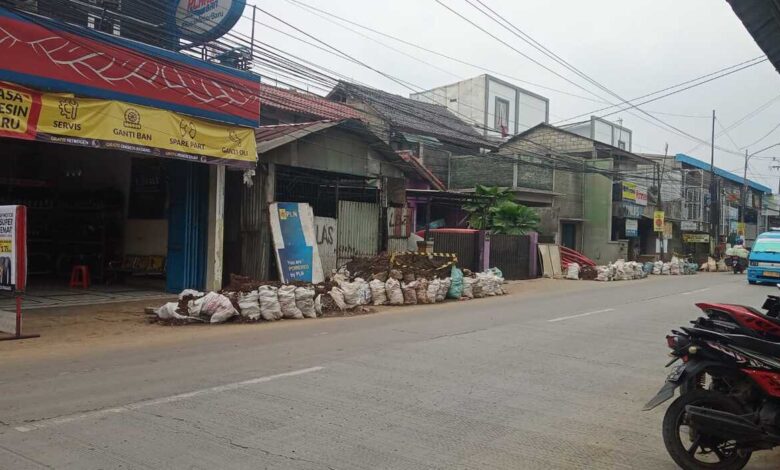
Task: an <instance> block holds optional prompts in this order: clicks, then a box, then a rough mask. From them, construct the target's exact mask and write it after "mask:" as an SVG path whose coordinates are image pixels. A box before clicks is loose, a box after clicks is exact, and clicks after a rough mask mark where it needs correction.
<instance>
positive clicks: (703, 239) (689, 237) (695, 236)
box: [683, 233, 710, 243]
mask: <svg viewBox="0 0 780 470" xmlns="http://www.w3.org/2000/svg"><path fill="white" fill-rule="evenodd" d="M683 242H685V243H709V242H710V235H709V234H707V233H683Z"/></svg>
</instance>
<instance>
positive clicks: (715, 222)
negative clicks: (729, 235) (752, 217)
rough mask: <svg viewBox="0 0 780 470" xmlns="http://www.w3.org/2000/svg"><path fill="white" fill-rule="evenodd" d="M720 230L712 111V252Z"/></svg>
mask: <svg viewBox="0 0 780 470" xmlns="http://www.w3.org/2000/svg"><path fill="white" fill-rule="evenodd" d="M719 229H720V198H719V197H718V182H717V180H716V179H715V110H714V109H713V110H712V146H711V147H710V236H711V237H712V241H711V243H712V251H713V254H714V251H715V247H717V246H718V243H719V241H720V240H719V238H720V237H719V233H718V232H719Z"/></svg>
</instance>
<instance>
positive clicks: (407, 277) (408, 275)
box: [403, 271, 416, 284]
mask: <svg viewBox="0 0 780 470" xmlns="http://www.w3.org/2000/svg"><path fill="white" fill-rule="evenodd" d="M415 279H416V278H415V276H414V273H413V272H411V271H409V272H405V273H404V279H403V282H405V283H406V284H409V283H410V282H414V281H415Z"/></svg>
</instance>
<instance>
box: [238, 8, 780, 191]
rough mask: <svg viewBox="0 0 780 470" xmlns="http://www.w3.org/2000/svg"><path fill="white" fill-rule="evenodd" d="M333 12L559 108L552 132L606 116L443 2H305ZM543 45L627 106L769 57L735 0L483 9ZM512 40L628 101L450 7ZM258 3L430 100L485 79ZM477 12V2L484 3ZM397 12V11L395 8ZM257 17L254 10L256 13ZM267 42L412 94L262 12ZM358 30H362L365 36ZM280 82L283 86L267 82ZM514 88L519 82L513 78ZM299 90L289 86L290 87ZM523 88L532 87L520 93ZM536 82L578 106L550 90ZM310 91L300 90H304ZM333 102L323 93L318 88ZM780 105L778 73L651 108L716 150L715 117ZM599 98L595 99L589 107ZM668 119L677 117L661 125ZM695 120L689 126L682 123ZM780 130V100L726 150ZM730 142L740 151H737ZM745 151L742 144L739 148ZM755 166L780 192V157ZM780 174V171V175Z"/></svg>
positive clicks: (725, 121)
mask: <svg viewBox="0 0 780 470" xmlns="http://www.w3.org/2000/svg"><path fill="white" fill-rule="evenodd" d="M300 1H302V2H304V3H308V4H310V5H313V6H315V7H317V8H320V9H322V10H326V11H328V12H331V13H333V14H336V15H339V16H341V17H344V18H346V19H349V20H352V21H355V22H358V23H360V24H363V25H365V26H369V27H371V28H374V29H377V30H379V31H382V32H385V33H387V34H391V35H393V36H397V37H402V38H404V39H406V40H407V41H410V42H413V43H415V44H418V45H420V46H423V47H426V48H429V49H433V50H436V51H439V52H443V53H446V54H448V55H450V56H453V57H456V58H458V59H461V60H463V61H465V62H470V63H473V64H476V65H479V66H482V67H485V68H488V69H492V70H495V71H498V72H501V73H502V74H504V75H505V76H504V77H501V78H504V79H507V80H508V81H510V82H514V83H515V84H517V85H518V86H521V87H523V88H526V89H528V90H531V91H534V92H536V93H538V94H541V95H543V96H546V97H548V98H549V99H550V121H551V122H556V121H559V120H562V119H566V118H570V117H572V116H575V115H577V114H581V113H588V112H591V111H595V110H596V109H598V108H601V107H603V106H604V105H603V104H599V103H596V102H593V101H591V100H598V99H599V98H596V97H594V96H593V95H591V94H588V93H587V92H585V91H583V90H582V89H579V88H577V87H576V86H575V85H572V84H571V83H568V82H567V81H565V80H563V79H561V78H560V77H557V76H555V75H554V74H552V73H550V72H548V71H546V70H544V69H543V68H541V67H540V66H538V65H536V64H534V63H533V62H531V61H529V60H528V59H526V58H524V57H522V56H521V55H520V54H518V53H517V52H515V51H513V50H512V49H510V48H509V47H507V46H505V45H502V44H501V43H499V42H498V41H496V40H495V39H493V38H491V37H490V36H488V35H486V34H485V33H483V32H482V31H479V30H478V29H476V28H475V27H474V26H472V25H470V24H468V23H466V22H465V21H464V20H462V19H460V18H458V17H457V16H455V15H454V14H453V13H451V12H450V11H448V10H446V9H445V8H444V7H442V6H441V5H439V4H438V3H436V1H435V0H396V1H393V2H384V1H382V2H380V1H375V0H300ZM482 1H483V2H484V3H485V4H487V5H488V6H490V7H491V8H492V9H494V10H496V11H497V12H499V13H500V14H502V15H503V16H504V17H505V18H507V19H508V20H509V21H511V22H512V23H513V24H515V25H516V26H517V27H519V28H520V29H522V30H523V31H525V32H526V33H527V34H529V35H530V36H531V37H533V38H534V39H535V40H537V41H538V42H540V43H541V44H543V45H544V46H546V47H547V48H548V49H550V50H552V51H553V52H555V53H556V54H557V55H558V56H560V57H562V58H564V59H566V60H567V61H568V62H570V63H571V64H572V65H574V66H575V67H577V68H578V69H580V70H582V71H583V72H585V73H586V74H588V75H589V76H591V77H592V78H594V79H595V80H597V81H598V82H600V83H601V84H602V85H604V86H606V87H607V88H609V89H610V90H612V91H613V92H615V93H617V94H618V95H620V96H622V97H624V98H627V99H632V98H635V97H638V96H641V95H644V94H646V93H649V92H653V91H656V90H659V89H662V88H665V87H667V86H670V85H674V84H676V83H679V82H682V81H686V80H689V79H692V78H695V77H698V76H701V75H705V74H708V73H711V72H714V71H716V70H718V69H721V68H723V67H727V66H730V65H734V64H737V63H739V62H743V61H746V60H748V59H751V58H753V57H756V56H759V55H761V54H762V51H761V50H760V49H759V48H758V46H757V45H756V44H755V42H754V41H753V39H752V37H751V36H750V35H749V34H748V32H747V30H745V28H744V26H743V25H742V23H741V22H740V21H739V19H738V18H737V16H736V15H735V14H734V12H733V11H732V10H731V7H730V6H729V5H728V3H726V1H725V0H685V1H679V0H677V1H675V0H631V1H628V2H627V1H625V0H594V1H590V2H585V1H582V0H545V1H522V0H521V1H517V0H482ZM442 2H443V3H446V4H447V5H449V6H450V7H451V8H453V9H455V10H458V11H460V12H462V13H463V14H464V16H467V17H468V18H470V19H471V20H472V21H475V22H477V23H479V24H480V25H482V26H483V27H485V28H486V29H488V30H489V31H491V32H493V34H495V35H497V36H499V37H501V38H502V39H503V40H504V41H506V42H508V43H509V44H511V45H512V46H513V47H515V48H516V49H518V50H520V51H522V52H523V53H525V54H527V55H529V56H531V57H533V58H535V59H536V60H538V61H539V62H541V63H543V64H545V65H547V66H548V67H551V68H553V69H555V70H557V71H558V72H559V73H561V74H562V75H564V76H565V77H567V78H568V79H570V80H571V81H574V82H575V83H578V84H580V85H582V86H584V87H586V88H587V89H589V90H591V91H593V92H595V93H597V94H599V95H600V96H602V97H604V98H609V99H610V100H611V101H612V102H613V103H614V102H617V100H616V99H615V98H613V97H610V96H609V95H607V94H606V93H605V92H603V91H600V90H598V89H596V88H595V87H593V86H592V85H588V84H587V83H586V82H585V81H584V80H583V79H581V78H579V77H577V76H575V75H574V74H573V73H571V72H568V71H566V70H564V69H563V67H561V66H558V65H556V64H554V63H553V62H552V60H551V59H549V58H547V57H544V56H542V55H541V54H540V53H538V52H537V51H535V50H534V49H533V48H532V47H531V46H529V45H528V44H526V43H524V42H522V41H521V40H519V39H518V38H517V37H515V36H513V35H512V34H511V33H509V32H508V31H506V30H504V29H502V28H500V27H499V26H498V25H496V24H495V23H493V22H491V21H490V20H489V19H488V18H486V17H485V16H482V15H481V14H480V13H479V12H477V10H475V9H473V8H472V7H471V6H469V5H468V4H467V3H466V2H465V0H442ZM248 3H250V4H252V3H254V4H256V5H257V6H258V7H260V8H262V9H264V10H266V11H268V12H269V13H271V14H273V15H275V16H278V17H279V18H281V19H283V20H285V21H287V22H289V23H291V24H292V25H294V26H296V27H299V28H300V29H302V30H304V31H306V32H308V33H309V34H311V35H312V36H315V37H316V38H318V39H320V40H322V41H325V42H327V43H328V44H331V45H333V46H335V47H337V48H339V49H340V50H342V51H344V52H345V53H347V54H349V55H352V56H354V57H355V58H357V59H358V60H360V61H362V62H364V63H365V64H367V65H369V66H371V67H372V68H374V69H376V70H379V71H381V72H383V73H385V74H387V75H390V76H393V77H397V78H399V79H402V80H403V81H406V82H409V83H410V84H412V85H411V86H412V87H413V88H419V89H429V88H433V87H436V86H439V85H444V84H448V83H452V82H456V81H458V80H460V79H463V78H469V77H473V76H476V75H479V74H481V73H484V70H480V69H478V68H474V67H471V66H467V65H463V64H459V63H455V62H452V61H450V60H447V59H445V58H442V57H437V56H435V55H431V54H428V53H426V52H423V51H420V50H418V49H415V48H413V47H411V46H407V45H403V44H400V43H397V42H395V41H393V40H391V39H387V38H383V37H381V36H377V35H375V34H373V33H370V32H366V31H361V33H363V34H366V35H368V36H369V37H371V38H374V39H376V40H377V41H380V42H382V43H385V44H387V45H389V46H392V47H393V48H395V49H398V50H400V51H402V52H403V53H405V54H408V55H411V56H413V57H416V58H417V59H418V60H415V59H413V58H410V57H408V56H407V55H404V54H402V53H399V52H396V51H393V50H391V49H389V48H387V47H385V46H383V45H381V44H379V43H377V42H375V41H371V40H369V39H367V38H365V37H362V36H360V35H358V34H355V33H354V32H351V31H349V30H347V29H344V28H342V27H339V26H337V25H336V24H334V23H331V22H328V21H326V20H325V19H323V18H321V17H318V16H315V15H314V14H312V13H310V12H308V11H306V10H304V9H302V8H301V7H299V6H296V5H294V4H293V3H291V2H290V1H289V0H273V1H271V0H249V1H248ZM475 3H476V2H475ZM390 6H392V8H390ZM245 15H246V16H249V15H251V9H250V8H248V9H247V11H246V12H245ZM257 15H258V16H257V19H258V22H259V23H262V24H263V25H264V26H261V25H258V26H257V29H256V37H257V38H258V39H259V40H260V41H263V42H265V43H267V44H270V45H272V46H274V47H276V48H278V49H281V50H283V51H286V52H288V53H291V54H295V55H297V56H299V57H301V58H303V59H306V60H308V61H310V62H312V63H314V64H317V65H318V66H320V67H323V68H327V69H330V70H331V71H334V72H338V73H340V74H341V75H344V76H346V77H350V78H351V79H352V80H355V81H357V82H361V83H365V84H369V85H371V86H374V87H377V88H382V89H384V90H387V91H391V92H394V93H397V94H401V95H405V96H408V94H409V93H410V90H409V89H408V88H406V87H404V86H401V85H399V84H398V83H396V82H395V81H393V80H391V79H388V78H386V77H384V76H382V75H381V74H379V73H377V72H374V71H372V70H370V69H368V68H366V67H362V66H360V65H358V64H355V63H350V62H348V61H346V60H343V59H341V58H338V57H336V56H334V55H332V54H329V53H327V52H325V51H323V50H320V49H317V48H315V47H312V46H310V45H306V44H304V43H302V42H300V41H297V40H295V39H292V38H291V37H289V36H286V35H283V34H281V33H279V32H276V31H273V30H272V29H270V28H268V26H271V27H274V28H278V29H283V30H285V31H288V32H289V33H290V34H292V35H294V36H297V37H301V38H304V39H306V40H308V41H311V39H309V38H305V37H303V35H301V34H300V33H298V32H296V31H294V30H291V29H290V28H289V27H287V26H285V25H283V24H281V23H279V22H278V21H277V20H275V19H273V18H271V17H269V16H267V15H265V14H264V13H262V12H260V11H258V12H257ZM250 24H251V21H249V20H248V19H244V20H242V22H241V23H240V24H239V26H238V28H239V29H240V31H242V32H245V33H247V34H248V33H249V31H250ZM350 28H353V29H357V28H355V27H354V26H350ZM266 75H267V76H269V77H271V76H272V74H266ZM507 76H509V77H513V79H509V78H507ZM284 80H285V81H287V80H286V79H284ZM520 80H523V81H520ZM527 82H532V83H536V84H540V85H544V86H546V87H549V88H553V89H555V90H560V91H563V92H566V93H569V94H575V95H580V96H581V97H573V96H570V95H568V94H565V93H560V92H558V91H552V90H549V89H543V88H540V87H538V86H536V85H532V84H529V83H527ZM298 85H300V84H298ZM311 90H312V91H315V92H318V93H323V91H322V90H318V89H316V88H311ZM778 95H780V75H779V74H778V73H777V72H776V71H775V70H774V68H773V67H772V65H771V64H769V63H768V62H765V63H762V64H759V65H757V66H754V67H751V68H749V69H746V70H743V71H740V72H737V73H735V74H733V75H730V76H728V77H725V78H721V79H719V80H716V81H714V82H711V83H709V84H705V85H702V86H700V87H697V88H694V89H692V90H688V91H685V92H682V93H679V94H676V95H673V96H670V97H668V98H664V99H662V100H659V101H656V102H653V103H649V104H647V105H645V106H643V109H645V110H646V111H648V112H651V113H659V114H655V115H656V116H657V117H658V118H660V119H661V120H663V121H665V122H667V123H669V124H672V125H674V126H676V127H678V128H680V129H682V130H684V131H686V132H688V133H690V134H693V135H695V136H697V137H699V138H701V139H703V140H706V141H709V140H710V126H711V119H710V117H709V116H710V115H711V113H712V110H713V109H715V110H716V112H717V116H718V120H719V123H720V124H718V125H716V134H720V133H721V127H720V126H721V125H722V126H724V127H728V126H729V125H731V124H732V123H734V122H735V121H737V120H738V119H740V118H741V117H743V116H744V115H746V114H748V113H749V112H751V111H752V110H754V109H756V108H758V107H759V106H761V105H762V104H764V103H767V102H769V101H770V100H772V99H773V98H775V97H777V96H778ZM583 98H588V99H583ZM660 113H665V114H660ZM680 115H684V116H680ZM621 118H622V119H623V124H624V125H625V126H626V127H628V128H630V129H632V130H633V132H634V148H633V150H634V151H635V152H652V153H663V152H664V146H665V144H666V143H668V144H669V153H670V154H675V153H688V154H690V155H692V156H694V157H697V158H700V159H702V160H705V161H709V158H710V149H709V146H706V145H698V146H697V142H696V141H693V140H691V139H689V138H686V137H681V136H679V135H676V134H675V133H673V132H671V131H668V130H663V129H660V128H659V126H661V125H660V124H658V125H657V126H656V125H653V124H650V123H648V122H647V121H652V120H651V119H649V118H648V117H647V116H644V115H642V114H640V113H638V112H637V111H635V110H634V111H630V112H622V113H620V114H616V115H613V116H611V117H610V119H613V120H617V119H621ZM778 123H780V99H778V100H777V101H776V102H774V103H773V104H772V106H770V107H768V108H767V109H766V110H764V111H763V112H761V113H760V114H758V115H756V116H755V117H753V118H752V119H750V120H747V121H746V122H744V123H743V124H742V125H740V126H738V127H736V128H734V129H733V130H731V131H729V132H728V136H727V135H725V134H724V135H721V136H720V137H718V138H717V139H716V143H717V145H718V146H721V147H724V148H728V149H730V150H732V151H735V152H744V149H743V147H745V146H748V145H750V150H751V151H755V150H759V149H761V148H764V147H767V146H769V145H772V144H774V143H778V142H780V129H778V130H777V131H776V132H774V133H772V134H771V135H769V136H768V137H766V138H765V139H763V140H761V141H760V142H757V143H755V144H753V143H754V142H755V141H756V140H758V139H759V138H761V137H762V136H764V135H765V134H766V133H767V132H769V131H770V130H771V129H772V128H773V127H774V126H776V125H777V124H778ZM729 136H730V139H729ZM732 140H733V142H732ZM761 157H762V158H753V159H752V160H751V162H750V171H749V173H748V177H750V178H752V179H754V180H756V181H759V182H761V183H763V184H766V185H767V186H770V187H771V188H773V189H774V190H775V191H776V190H777V187H778V176H780V171H777V170H773V169H772V168H771V167H772V165H773V162H772V161H771V159H770V158H769V157H778V161H779V162H780V146H778V147H776V148H773V149H770V150H767V151H766V152H763V153H762V154H761ZM743 161H744V160H743V159H742V158H740V157H739V156H736V155H732V154H729V153H727V152H722V151H719V150H716V152H715V164H716V165H717V166H719V167H721V168H723V169H726V170H730V171H734V172H735V173H737V174H738V175H739V176H741V175H742V165H743ZM778 164H780V163H778Z"/></svg>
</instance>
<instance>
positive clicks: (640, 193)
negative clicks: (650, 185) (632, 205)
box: [634, 186, 647, 206]
mask: <svg viewBox="0 0 780 470" xmlns="http://www.w3.org/2000/svg"><path fill="white" fill-rule="evenodd" d="M634 195H635V197H636V200H635V201H634V202H636V203H637V204H639V205H640V206H646V205H647V189H645V188H642V187H639V186H637V187H636V190H635V192H634Z"/></svg>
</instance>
